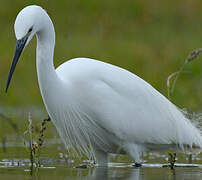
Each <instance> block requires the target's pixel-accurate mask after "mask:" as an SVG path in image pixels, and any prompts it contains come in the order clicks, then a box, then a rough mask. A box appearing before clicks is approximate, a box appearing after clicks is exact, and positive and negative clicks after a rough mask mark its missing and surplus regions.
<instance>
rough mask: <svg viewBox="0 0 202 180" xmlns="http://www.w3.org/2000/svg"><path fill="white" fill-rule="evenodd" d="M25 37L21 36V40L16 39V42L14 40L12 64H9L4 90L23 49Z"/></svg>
mask: <svg viewBox="0 0 202 180" xmlns="http://www.w3.org/2000/svg"><path fill="white" fill-rule="evenodd" d="M27 39H28V37H26V38H23V39H21V40H17V42H16V47H15V55H14V57H13V61H12V64H11V68H10V71H9V75H8V80H7V84H6V92H7V91H8V87H9V84H10V81H11V78H12V75H13V72H14V71H15V67H16V65H17V63H18V60H19V58H20V55H21V54H22V51H23V49H24V47H25V44H26V42H27Z"/></svg>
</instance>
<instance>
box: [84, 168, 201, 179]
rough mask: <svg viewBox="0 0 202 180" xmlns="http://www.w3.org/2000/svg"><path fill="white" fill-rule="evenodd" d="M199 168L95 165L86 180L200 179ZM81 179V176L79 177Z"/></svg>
mask: <svg viewBox="0 0 202 180" xmlns="http://www.w3.org/2000/svg"><path fill="white" fill-rule="evenodd" d="M201 177H202V169H201V168H195V169H194V168H183V167H182V168H181V167H180V168H176V169H175V170H170V169H169V168H156V167H155V168H151V167H145V168H132V167H131V168H128V167H124V168H123V167H122V168H117V167H116V168H113V167H110V168H104V167H97V168H94V169H93V172H91V173H89V174H88V176H86V178H85V179H86V180H111V179H119V180H154V179H158V180H165V179H169V180H178V179H179V180H182V179H191V180H201V179H202V178H201ZM81 179H83V178H81Z"/></svg>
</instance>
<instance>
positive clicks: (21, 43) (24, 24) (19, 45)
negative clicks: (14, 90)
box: [6, 5, 46, 92]
mask: <svg viewBox="0 0 202 180" xmlns="http://www.w3.org/2000/svg"><path fill="white" fill-rule="evenodd" d="M42 14H46V12H45V11H44V10H43V9H42V8H41V7H40V6H36V5H31V6H27V7H25V8H24V9H22V10H21V11H20V12H19V14H18V15H17V17H16V20H15V24H14V30H15V36H16V39H17V42H16V49H15V54H14V57H13V61H12V64H11V68H10V72H9V75H8V80H7V85H6V92H7V90H8V87H9V84H10V81H11V78H12V75H13V72H14V70H15V67H16V65H17V62H18V60H19V58H20V55H21V53H22V51H23V49H24V48H25V47H26V45H27V44H28V43H29V42H30V40H31V39H32V37H33V36H34V35H35V34H36V33H37V32H39V31H40V29H41V28H42V26H43V23H41V17H44V15H42Z"/></svg>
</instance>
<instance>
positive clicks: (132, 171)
mask: <svg viewBox="0 0 202 180" xmlns="http://www.w3.org/2000/svg"><path fill="white" fill-rule="evenodd" d="M18 165H19V164H15V163H14V164H13V166H12V165H11V164H10V165H8V164H7V165H5V164H4V166H2V163H1V166H0V179H5V180H8V179H14V178H15V179H16V180H18V179H31V178H33V177H34V179H43V180H46V179H48V180H52V179H57V180H60V179H65V180H73V179H82V180H83V179H85V180H91V179H92V180H105V179H126V180H132V179H133V180H153V179H155V180H156V179H158V180H161V179H162V180H163V179H169V180H170V179H173V180H176V179H180V180H183V179H187V180H189V179H190V180H201V179H202V166H201V167H177V168H176V169H175V170H170V169H169V168H162V167H161V164H145V165H143V167H141V168H135V167H132V164H129V163H113V164H109V167H108V168H98V167H94V168H86V169H82V168H73V167H71V168H70V167H67V166H65V165H61V164H54V165H53V164H52V165H51V166H44V167H41V168H39V169H38V170H35V172H34V173H33V176H32V177H31V176H30V170H29V168H28V167H23V166H18Z"/></svg>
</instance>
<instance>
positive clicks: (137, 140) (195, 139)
mask: <svg viewBox="0 0 202 180" xmlns="http://www.w3.org/2000/svg"><path fill="white" fill-rule="evenodd" d="M14 29H15V35H16V38H17V43H16V50H15V55H14V57H13V61H12V65H11V68H10V72H9V76H8V81H7V86H6V91H7V90H8V87H9V84H10V80H11V78H12V75H13V72H14V70H15V67H16V64H17V62H18V60H19V58H20V55H21V53H22V51H23V49H24V47H25V46H26V45H27V44H28V43H29V42H30V40H31V39H32V37H33V36H34V35H35V34H36V37H37V49H36V64H37V76H38V82H39V87H40V92H41V95H42V98H43V101H44V104H45V107H46V110H47V112H48V114H49V116H50V117H51V119H52V122H53V123H54V125H55V126H56V129H57V131H58V133H59V135H60V136H61V138H62V140H63V142H64V144H65V145H66V147H67V149H72V151H71V152H74V153H73V154H75V155H77V156H78V157H80V156H81V155H82V154H84V155H86V156H87V157H88V158H90V159H94V160H96V162H97V164H98V165H100V166H106V165H107V162H108V156H107V155H108V153H120V154H127V155H128V156H129V157H130V158H131V159H132V160H133V161H134V162H135V163H137V164H139V163H141V155H142V153H143V152H146V151H150V150H154V151H162V150H168V149H174V150H176V151H177V150H180V151H185V149H187V148H190V149H193V148H197V149H198V150H199V151H200V150H201V148H202V136H201V134H200V130H199V129H197V128H196V127H195V126H194V125H193V124H192V123H191V122H190V120H189V119H187V117H185V116H184V115H183V114H182V112H181V111H180V110H179V109H178V108H177V107H176V106H175V105H174V104H172V103H171V102H170V101H169V100H168V99H167V98H166V97H164V96H163V95H162V94H160V93H159V92H158V91H157V90H156V89H154V88H153V87H152V86H151V85H150V84H148V83H147V82H145V81H144V80H142V79H141V78H140V77H138V76H136V75H135V74H133V73H131V72H129V71H127V70H125V69H122V68H120V67H117V66H114V65H111V64H107V63H104V62H101V61H98V60H94V59H89V58H75V59H71V60H69V61H67V62H65V63H63V64H62V65H60V66H59V67H58V68H57V69H55V67H54V64H53V56H54V47H55V31H54V26H53V23H52V21H51V19H50V17H49V16H48V14H47V12H46V11H45V10H43V9H42V8H41V7H40V6H36V5H31V6H27V7H25V8H24V9H23V10H22V11H20V13H19V14H18V15H17V18H16V20H15V25H14Z"/></svg>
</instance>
